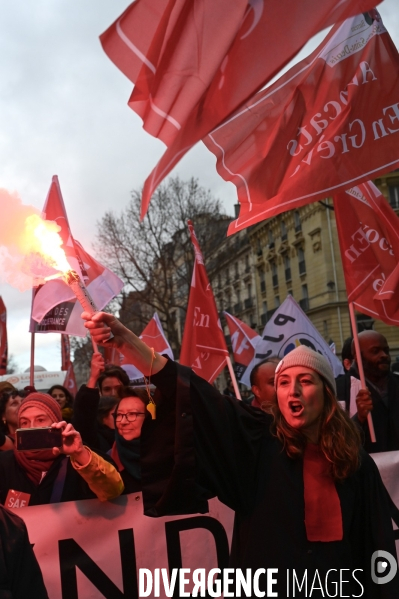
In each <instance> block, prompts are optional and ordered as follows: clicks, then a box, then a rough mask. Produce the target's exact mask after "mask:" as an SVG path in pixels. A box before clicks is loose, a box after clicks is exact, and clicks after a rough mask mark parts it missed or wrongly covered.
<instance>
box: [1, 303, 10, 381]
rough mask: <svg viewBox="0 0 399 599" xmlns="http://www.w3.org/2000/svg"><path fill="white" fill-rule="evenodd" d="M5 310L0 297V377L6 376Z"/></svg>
mask: <svg viewBox="0 0 399 599" xmlns="http://www.w3.org/2000/svg"><path fill="white" fill-rule="evenodd" d="M7 359H8V342H7V310H6V307H5V304H4V302H3V300H2V298H1V297H0V375H3V374H7Z"/></svg>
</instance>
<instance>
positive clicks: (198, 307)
mask: <svg viewBox="0 0 399 599" xmlns="http://www.w3.org/2000/svg"><path fill="white" fill-rule="evenodd" d="M188 228H189V230H190V235H191V241H192V244H193V246H194V253H195V260H194V269H193V276H192V279H191V288H190V295H189V298H188V306H187V316H186V323H185V325H184V333H183V340H182V345H181V352H180V364H184V365H185V366H190V367H191V368H192V369H193V370H194V372H195V373H196V374H198V376H201V377H202V378H203V379H206V380H207V381H208V382H209V383H212V382H213V381H214V380H215V378H216V377H217V376H218V374H219V373H220V372H221V370H222V369H223V368H224V366H226V358H227V357H228V355H229V353H228V351H227V347H226V340H225V338H224V335H223V331H222V326H221V324H220V319H219V315H218V311H217V308H216V303H215V298H214V296H213V291H212V289H211V285H210V283H209V280H208V275H207V274H206V269H205V264H204V259H203V257H202V253H201V249H200V246H199V243H198V239H197V236H196V235H195V231H194V226H193V223H192V222H191V221H188Z"/></svg>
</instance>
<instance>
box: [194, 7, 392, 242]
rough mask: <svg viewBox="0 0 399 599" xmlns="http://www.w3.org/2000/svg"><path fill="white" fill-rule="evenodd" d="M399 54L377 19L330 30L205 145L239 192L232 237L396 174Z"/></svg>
mask: <svg viewBox="0 0 399 599" xmlns="http://www.w3.org/2000/svg"><path fill="white" fill-rule="evenodd" d="M398 75H399V54H398V52H397V50H396V48H395V45H394V44H393V42H392V40H391V38H390V36H389V34H388V33H387V31H386V29H385V28H384V25H383V23H382V21H381V18H380V16H379V15H378V12H377V11H376V10H373V11H370V13H366V14H364V15H359V16H356V17H353V18H350V19H347V20H346V21H345V22H344V23H342V24H340V25H336V26H335V27H333V29H332V30H331V31H330V33H329V34H328V35H327V37H326V39H325V40H324V41H323V42H322V43H321V44H320V46H319V47H318V48H317V49H316V50H315V51H314V52H313V53H312V54H311V55H310V56H309V57H307V58H306V59H305V60H302V61H301V62H299V63H298V64H297V65H295V66H294V67H293V68H292V69H290V70H289V71H288V72H287V73H285V74H284V75H283V76H282V77H281V78H280V79H279V80H278V81H276V82H275V83H274V84H273V85H272V86H270V87H269V88H266V89H265V90H263V91H262V92H260V93H258V94H256V95H255V96H253V97H252V98H251V100H250V101H248V102H247V104H246V106H245V107H243V108H242V109H240V110H239V111H237V112H236V113H235V114H234V115H233V116H231V117H230V118H229V119H228V120H226V121H225V122H224V123H223V124H222V125H220V126H219V127H218V128H217V129H215V130H214V131H212V133H210V134H209V135H208V136H207V137H206V138H205V139H204V142H205V144H206V146H207V147H208V149H210V150H211V151H212V152H213V153H214V154H215V155H216V157H217V170H218V172H219V174H220V175H221V176H222V177H223V178H224V179H225V180H226V181H232V182H233V183H234V184H235V185H236V187H237V193H238V198H239V202H240V204H241V208H240V214H239V217H238V219H237V220H236V221H234V222H233V223H231V225H230V228H229V233H230V234H231V233H234V232H235V231H237V230H239V229H243V228H245V227H248V226H250V225H253V224H254V223H257V222H259V221H261V220H264V219H266V218H270V217H272V216H275V215H276V214H279V213H281V212H284V211H286V210H289V209H292V208H295V207H298V206H302V205H304V204H307V203H309V202H313V201H315V200H319V199H322V198H324V197H326V196H329V195H332V194H333V193H336V192H337V191H339V190H340V189H342V190H345V189H348V188H350V187H352V186H353V185H356V184H358V183H361V182H362V181H366V180H368V179H370V178H371V177H375V176H376V175H377V174H381V173H383V172H388V171H391V170H393V169H394V168H395V167H396V166H399V76H398Z"/></svg>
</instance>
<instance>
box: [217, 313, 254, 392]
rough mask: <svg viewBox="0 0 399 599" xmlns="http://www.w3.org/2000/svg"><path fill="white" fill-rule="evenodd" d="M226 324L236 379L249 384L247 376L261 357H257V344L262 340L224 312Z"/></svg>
mask: <svg viewBox="0 0 399 599" xmlns="http://www.w3.org/2000/svg"><path fill="white" fill-rule="evenodd" d="M224 315H225V317H226V320H227V325H228V327H229V331H230V339H231V346H232V348H233V355H234V372H235V374H236V377H237V380H238V381H239V382H240V383H243V384H244V385H247V387H250V386H251V383H250V380H249V376H250V374H251V371H252V369H253V367H254V366H255V364H256V363H257V362H259V360H261V359H262V357H257V356H256V353H257V346H258V345H260V344H261V343H262V342H263V340H262V337H261V336H260V335H258V334H257V333H256V332H255V331H254V330H253V329H251V327H249V326H248V325H247V324H245V322H243V321H242V320H240V319H239V318H236V317H235V316H232V315H231V314H229V313H228V312H224Z"/></svg>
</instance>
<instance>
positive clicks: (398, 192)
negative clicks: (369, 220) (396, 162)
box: [388, 184, 399, 210]
mask: <svg viewBox="0 0 399 599" xmlns="http://www.w3.org/2000/svg"><path fill="white" fill-rule="evenodd" d="M388 191H389V203H390V205H391V208H393V209H394V210H399V184H398V185H389V186H388Z"/></svg>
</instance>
